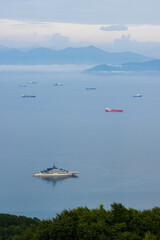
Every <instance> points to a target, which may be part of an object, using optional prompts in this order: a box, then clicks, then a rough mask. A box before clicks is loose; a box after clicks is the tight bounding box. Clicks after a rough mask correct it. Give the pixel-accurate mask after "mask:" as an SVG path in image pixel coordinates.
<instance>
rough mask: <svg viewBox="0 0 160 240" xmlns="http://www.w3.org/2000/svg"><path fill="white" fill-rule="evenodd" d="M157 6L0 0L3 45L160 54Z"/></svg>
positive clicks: (149, 0) (154, 0)
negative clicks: (91, 46) (84, 47)
mask: <svg viewBox="0 0 160 240" xmlns="http://www.w3.org/2000/svg"><path fill="white" fill-rule="evenodd" d="M159 9H160V1H159V0H134V1H133V0H112V1H111V0H110V1H108V0H99V1H97V0H81V1H80V0H14V1H13V0H0V45H6V46H9V47H32V46H44V47H52V48H57V49H58V48H65V47H68V46H75V47H77V46H87V45H91V44H92V45H96V46H97V47H101V48H103V49H106V50H108V51H109V50H111V51H114V50H115V51H118V50H119V51H124V50H127V51H128V50H131V51H137V52H142V53H143V51H144V52H146V50H147V49H148V54H147V55H151V54H152V55H154V56H156V55H157V56H159V57H160V14H159ZM143 43H144V44H143Z"/></svg>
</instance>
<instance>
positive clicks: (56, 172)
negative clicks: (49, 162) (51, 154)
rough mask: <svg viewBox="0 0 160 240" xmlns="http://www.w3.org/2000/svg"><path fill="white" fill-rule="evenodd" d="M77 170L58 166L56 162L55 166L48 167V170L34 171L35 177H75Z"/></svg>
mask: <svg viewBox="0 0 160 240" xmlns="http://www.w3.org/2000/svg"><path fill="white" fill-rule="evenodd" d="M77 173H78V172H77V171H68V170H65V169H62V168H57V167H56V165H55V164H53V167H51V168H47V169H46V170H43V171H40V172H37V173H34V174H33V176H34V177H69V176H70V177H73V176H76V174H77Z"/></svg>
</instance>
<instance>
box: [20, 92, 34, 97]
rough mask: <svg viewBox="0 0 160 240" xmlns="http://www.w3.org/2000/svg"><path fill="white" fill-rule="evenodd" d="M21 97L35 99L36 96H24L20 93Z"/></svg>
mask: <svg viewBox="0 0 160 240" xmlns="http://www.w3.org/2000/svg"><path fill="white" fill-rule="evenodd" d="M21 97H23V98H35V97H36V96H35V95H25V94H23V93H22V95H21Z"/></svg>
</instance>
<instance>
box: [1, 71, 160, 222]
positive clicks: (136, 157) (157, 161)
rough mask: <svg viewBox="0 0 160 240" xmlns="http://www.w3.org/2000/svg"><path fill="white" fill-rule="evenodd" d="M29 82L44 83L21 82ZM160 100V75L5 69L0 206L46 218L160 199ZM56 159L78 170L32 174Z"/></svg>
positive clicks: (139, 206)
mask: <svg viewBox="0 0 160 240" xmlns="http://www.w3.org/2000/svg"><path fill="white" fill-rule="evenodd" d="M26 81H36V82H37V84H26V85H27V86H26V87H25V88H22V87H19V86H20V85H21V84H25V82H26ZM56 82H61V83H63V84H64V86H62V87H55V86H54V83H56ZM86 87H96V90H93V91H91V90H90V91H87V90H86V89H85V88H86ZM22 93H24V94H33V95H36V98H34V99H33V98H26V99H25V98H22V97H21V94H22ZM137 93H142V94H143V97H142V98H133V97H132V96H133V95H134V94H137ZM159 104H160V75H158V74H146V75H144V74H121V75H118V74H109V75H99V76H98V75H97V76H93V75H84V74H81V73H79V72H77V73H76V72H74V73H71V72H65V73H63V72H57V73H56V72H14V71H13V72H0V164H1V165H0V192H1V193H0V212H3V213H11V214H17V215H25V216H31V217H39V218H45V219H46V218H51V217H53V216H55V214H56V213H59V212H60V211H62V210H63V209H69V208H70V209H71V208H76V207H78V206H87V207H89V208H96V207H98V206H99V205H100V204H103V205H104V207H105V208H106V209H107V208H110V204H111V203H113V202H114V201H115V202H121V203H122V204H124V205H125V206H126V207H134V208H137V209H146V208H152V207H154V206H160V174H159V172H160V107H159ZM106 107H110V108H117V109H119V108H120V109H123V110H124V112H123V113H106V112H105V108H106ZM53 163H55V164H56V165H57V166H58V167H61V168H64V169H68V170H77V171H78V172H79V174H78V176H79V177H78V178H68V179H63V180H59V181H56V180H53V181H51V180H43V179H38V178H35V177H32V174H33V173H34V172H37V171H39V170H43V169H46V168H47V167H51V166H52V164H53Z"/></svg>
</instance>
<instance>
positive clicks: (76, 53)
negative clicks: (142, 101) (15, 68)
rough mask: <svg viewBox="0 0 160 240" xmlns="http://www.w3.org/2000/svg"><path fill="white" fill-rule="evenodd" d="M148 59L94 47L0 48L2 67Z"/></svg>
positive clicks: (141, 60) (104, 62) (113, 62)
mask: <svg viewBox="0 0 160 240" xmlns="http://www.w3.org/2000/svg"><path fill="white" fill-rule="evenodd" d="M151 59H153V58H148V57H145V56H142V55H140V54H136V53H131V52H114V53H113V52H112V53H110V52H106V51H103V50H101V49H99V48H96V47H94V46H89V47H81V48H66V49H63V50H52V49H48V48H35V49H32V50H29V51H21V50H18V49H8V48H4V47H3V48H0V64H1V65H2V64H4V65H9V64H11V65H38V64H42V65H49V64H92V65H93V64H122V63H125V62H144V61H149V60H151Z"/></svg>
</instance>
